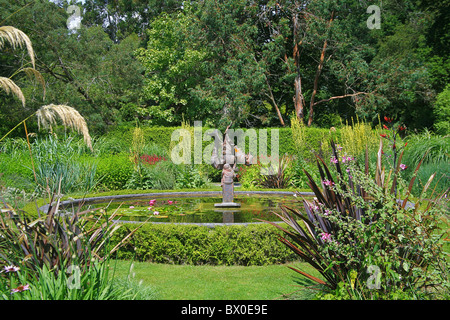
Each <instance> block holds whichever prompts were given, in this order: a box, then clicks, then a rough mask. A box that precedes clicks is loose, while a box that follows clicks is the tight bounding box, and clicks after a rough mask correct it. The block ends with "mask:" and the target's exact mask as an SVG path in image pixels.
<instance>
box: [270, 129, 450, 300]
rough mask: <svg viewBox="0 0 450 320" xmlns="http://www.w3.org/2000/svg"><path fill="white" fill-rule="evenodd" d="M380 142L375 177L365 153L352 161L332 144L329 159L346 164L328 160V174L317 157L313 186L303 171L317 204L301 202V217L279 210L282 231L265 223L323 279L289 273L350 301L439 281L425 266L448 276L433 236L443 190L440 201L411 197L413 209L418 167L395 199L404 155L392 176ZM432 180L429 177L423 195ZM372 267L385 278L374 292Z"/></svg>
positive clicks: (420, 286)
mask: <svg viewBox="0 0 450 320" xmlns="http://www.w3.org/2000/svg"><path fill="white" fill-rule="evenodd" d="M383 138H384V137H383ZM383 138H382V139H380V147H379V151H378V156H377V163H376V168H375V177H374V178H373V177H371V175H370V173H369V160H368V159H369V157H368V150H367V149H366V156H365V161H364V163H362V164H357V162H356V160H355V161H350V162H351V163H349V161H348V160H349V158H346V157H343V158H342V157H341V158H340V157H339V154H338V148H337V147H336V145H335V144H334V142H331V147H332V152H333V157H332V159H345V160H346V161H345V163H343V162H344V161H342V162H340V161H331V163H332V165H333V166H334V168H329V167H328V165H327V163H326V162H325V161H324V160H323V159H322V158H321V157H319V156H317V168H318V171H319V174H320V177H321V185H317V184H316V183H315V181H314V179H313V178H312V176H311V175H310V174H309V173H308V172H307V171H306V170H305V174H306V176H307V178H308V185H309V187H310V188H311V190H312V191H313V192H314V194H315V198H314V200H309V199H305V198H304V199H302V201H303V204H304V210H303V211H299V210H296V209H292V208H289V207H282V210H281V213H275V214H276V215H277V216H279V218H280V219H281V220H282V221H283V222H285V223H286V225H287V227H284V226H283V225H281V224H278V223H274V222H270V221H266V222H267V223H269V224H272V225H273V226H275V227H277V228H278V229H280V230H282V231H283V233H284V235H285V236H280V241H281V242H282V243H284V244H285V245H286V246H288V247H289V248H290V249H292V250H293V251H294V252H295V253H296V254H297V255H298V256H299V257H300V258H301V260H303V261H305V262H307V263H308V264H310V265H311V266H312V267H313V268H314V269H316V270H317V271H318V272H319V273H320V275H321V277H317V276H315V275H312V274H310V273H307V272H304V271H302V270H299V269H297V268H294V267H290V268H291V269H293V270H295V271H296V272H298V273H300V274H302V275H303V276H305V277H307V278H309V279H311V280H313V281H314V282H316V283H318V284H320V285H323V286H324V287H325V288H328V290H329V291H330V292H334V293H335V292H336V291H339V290H341V289H342V288H345V290H346V294H347V297H350V298H355V295H357V296H358V298H374V297H375V298H376V297H378V298H380V295H381V296H382V297H386V295H387V296H388V295H389V294H392V292H393V291H395V290H397V291H398V290H400V291H402V292H403V291H404V290H405V291H406V290H415V289H417V288H423V287H427V288H429V287H430V286H432V285H437V284H436V283H443V282H442V281H441V280H436V279H435V278H433V277H435V276H436V273H432V272H429V270H430V266H432V269H433V270H434V271H436V270H441V267H442V268H443V270H444V271H443V272H438V273H437V274H438V275H439V276H441V275H446V277H448V275H447V274H448V266H447V265H446V264H445V258H444V259H443V260H444V261H442V259H438V258H437V257H440V253H441V252H442V251H441V246H440V245H439V243H438V241H437V240H436V239H435V238H434V236H435V233H433V231H434V230H435V228H436V226H437V223H436V219H437V215H436V214H435V213H436V212H439V211H440V210H441V209H440V205H441V202H440V200H442V199H445V198H446V197H445V195H446V194H447V192H448V190H447V191H446V192H445V193H442V194H440V195H437V196H436V195H434V193H433V194H432V195H431V196H429V197H427V199H424V198H422V197H421V196H419V197H418V198H414V201H415V203H414V204H413V203H411V202H410V201H408V200H409V198H410V197H411V189H412V186H413V183H414V179H415V175H416V174H417V171H418V170H419V167H420V165H421V162H422V161H420V162H419V164H418V166H417V168H416V170H415V173H416V174H415V175H414V176H413V178H412V179H411V181H410V183H409V185H408V187H407V189H406V190H402V192H403V193H402V195H403V198H402V199H399V198H398V193H399V192H398V189H397V187H398V182H399V171H400V170H401V167H400V163H401V162H400V161H401V158H402V155H403V150H401V152H400V155H399V157H398V162H397V163H396V166H395V167H394V168H393V169H394V171H393V169H390V170H389V171H388V172H387V171H386V169H385V167H384V165H383V162H382V157H383ZM394 141H395V140H394ZM394 149H395V150H398V149H396V148H394ZM351 159H352V158H351ZM352 160H353V159H352ZM392 176H393V177H394V178H393V179H391V177H392ZM433 178H434V175H432V176H431V177H430V179H429V181H428V183H427V184H426V185H425V187H424V190H423V192H422V194H425V192H426V191H427V189H428V188H429V186H430V183H431V181H432V180H433ZM417 230H419V231H417ZM418 232H419V233H418ZM430 257H433V259H430ZM437 261H438V262H437ZM373 266H375V268H378V269H377V270H379V272H380V277H382V280H380V283H378V285H379V286H376V288H378V289H380V290H378V291H377V290H372V291H367V289H368V288H373V286H372V287H371V286H368V285H367V283H368V282H367V281H369V280H370V274H368V271H369V270H371V269H370V268H369V267H373ZM441 271H442V270H441ZM432 274H433V276H432ZM447 280H448V279H447ZM445 283H447V284H448V281H447V282H445ZM355 291H357V292H358V293H357V294H355Z"/></svg>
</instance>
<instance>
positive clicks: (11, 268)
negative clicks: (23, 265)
mask: <svg viewBox="0 0 450 320" xmlns="http://www.w3.org/2000/svg"><path fill="white" fill-rule="evenodd" d="M19 270H20V268H19V267H16V266H4V267H3V271H2V272H6V273H8V272H17V271H19Z"/></svg>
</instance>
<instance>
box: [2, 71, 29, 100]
mask: <svg viewBox="0 0 450 320" xmlns="http://www.w3.org/2000/svg"><path fill="white" fill-rule="evenodd" d="M0 88H2V89H3V90H4V91H5V92H6V93H7V94H9V93H12V94H14V95H15V96H16V97H17V98H19V99H20V100H21V101H22V105H23V106H24V107H25V96H24V95H23V92H22V90H20V88H19V87H18V86H17V85H16V84H15V83H14V81H12V80H11V79H9V78H5V77H0Z"/></svg>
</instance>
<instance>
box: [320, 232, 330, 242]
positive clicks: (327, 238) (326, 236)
mask: <svg viewBox="0 0 450 320" xmlns="http://www.w3.org/2000/svg"><path fill="white" fill-rule="evenodd" d="M320 239H322V241H323V242H331V234H329V233H326V232H323V233H321V234H320Z"/></svg>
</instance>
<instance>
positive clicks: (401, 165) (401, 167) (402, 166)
mask: <svg viewBox="0 0 450 320" xmlns="http://www.w3.org/2000/svg"><path fill="white" fill-rule="evenodd" d="M406 168H408V166H407V165H405V164H403V163H402V164H400V169H402V170H405V169H406Z"/></svg>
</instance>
